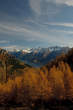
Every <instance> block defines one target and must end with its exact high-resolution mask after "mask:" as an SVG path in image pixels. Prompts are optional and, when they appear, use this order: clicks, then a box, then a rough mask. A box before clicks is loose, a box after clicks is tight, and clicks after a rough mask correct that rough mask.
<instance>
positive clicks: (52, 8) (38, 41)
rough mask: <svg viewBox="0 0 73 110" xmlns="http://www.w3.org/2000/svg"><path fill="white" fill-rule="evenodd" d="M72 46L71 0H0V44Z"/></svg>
mask: <svg viewBox="0 0 73 110" xmlns="http://www.w3.org/2000/svg"><path fill="white" fill-rule="evenodd" d="M49 46H69V47H73V0H0V47H2V48H8V49H12V48H17V49H22V48H38V47H49Z"/></svg>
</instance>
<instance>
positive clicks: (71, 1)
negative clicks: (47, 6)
mask: <svg viewBox="0 0 73 110" xmlns="http://www.w3.org/2000/svg"><path fill="white" fill-rule="evenodd" d="M46 1H47V2H53V3H56V4H61V5H62V4H65V5H68V6H73V0H46Z"/></svg>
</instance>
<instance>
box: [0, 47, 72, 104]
mask: <svg viewBox="0 0 73 110" xmlns="http://www.w3.org/2000/svg"><path fill="white" fill-rule="evenodd" d="M2 56H3V55H1V54H0V59H2V62H3V61H4V64H3V67H2V65H1V66H0V71H1V69H2V68H4V66H5V69H3V70H5V71H3V73H2V74H4V75H6V67H7V66H6V64H8V68H9V67H11V68H10V70H9V69H8V71H9V72H11V69H12V68H15V69H14V72H13V73H14V74H13V76H15V71H16V73H19V72H20V74H21V73H23V74H21V75H19V76H17V75H16V76H15V78H13V79H12V78H11V77H10V78H9V79H8V81H7V82H6V83H1V84H0V104H1V105H12V104H13V105H23V106H24V105H25V103H26V104H29V105H30V106H35V104H36V103H41V102H42V103H48V102H51V100H59V101H66V100H69V101H71V103H72V100H73V69H72V68H73V49H72V50H71V51H69V52H68V54H66V55H64V54H63V55H62V56H60V57H58V58H56V59H55V60H54V61H52V62H50V63H48V64H47V65H46V66H43V67H42V68H32V67H30V68H29V67H26V69H21V68H22V67H23V65H19V64H20V63H15V62H16V61H17V60H14V63H13V64H12V63H11V64H12V65H10V63H9V62H10V61H11V60H10V59H9V58H10V57H9V56H6V57H2ZM12 59H13V58H12ZM6 61H9V62H8V63H6ZM12 61H13V60H12ZM21 71H22V72H21ZM9 72H7V73H8V74H9V75H10V73H9ZM0 73H1V72H0ZM5 80H6V77H5ZM39 100H40V102H38V101H39ZM53 103H54V101H53ZM32 104H33V105H32ZM48 104H49V103H48Z"/></svg>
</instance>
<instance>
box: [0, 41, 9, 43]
mask: <svg viewBox="0 0 73 110" xmlns="http://www.w3.org/2000/svg"><path fill="white" fill-rule="evenodd" d="M6 43H9V41H7V40H1V41H0V44H6Z"/></svg>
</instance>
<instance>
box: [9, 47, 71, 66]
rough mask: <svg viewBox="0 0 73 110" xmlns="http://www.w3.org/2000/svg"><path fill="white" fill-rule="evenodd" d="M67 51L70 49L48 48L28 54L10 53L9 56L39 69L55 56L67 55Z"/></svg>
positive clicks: (22, 52)
mask: <svg viewBox="0 0 73 110" xmlns="http://www.w3.org/2000/svg"><path fill="white" fill-rule="evenodd" d="M69 50H70V48H68V47H49V48H37V49H32V50H31V51H30V53H27V52H24V51H19V52H16V51H15V52H10V54H12V55H14V56H15V57H16V58H18V59H20V60H21V61H23V62H26V64H29V65H31V66H33V67H41V66H43V65H45V64H47V63H48V62H50V61H51V60H54V59H55V58H56V57H57V56H60V55H61V54H62V53H64V54H65V53H67V52H68V51H69Z"/></svg>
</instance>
